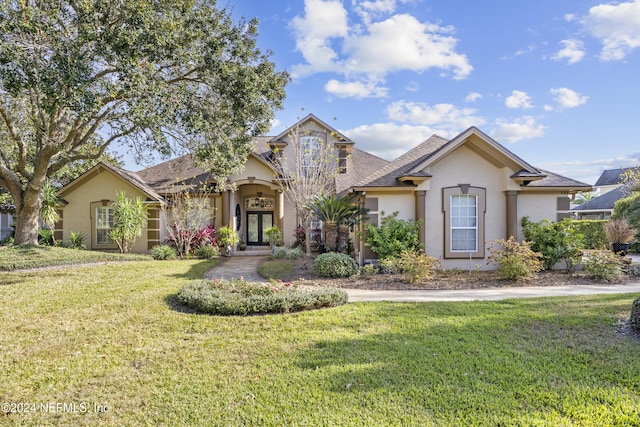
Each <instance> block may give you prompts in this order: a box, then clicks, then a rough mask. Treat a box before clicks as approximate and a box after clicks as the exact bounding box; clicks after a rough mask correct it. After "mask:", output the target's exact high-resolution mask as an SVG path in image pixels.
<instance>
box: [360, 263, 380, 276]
mask: <svg viewBox="0 0 640 427" xmlns="http://www.w3.org/2000/svg"><path fill="white" fill-rule="evenodd" d="M376 273H378V268H377V267H376V266H375V265H373V264H366V265H363V266H362V267H360V275H361V276H363V277H371V276H375V275H376Z"/></svg>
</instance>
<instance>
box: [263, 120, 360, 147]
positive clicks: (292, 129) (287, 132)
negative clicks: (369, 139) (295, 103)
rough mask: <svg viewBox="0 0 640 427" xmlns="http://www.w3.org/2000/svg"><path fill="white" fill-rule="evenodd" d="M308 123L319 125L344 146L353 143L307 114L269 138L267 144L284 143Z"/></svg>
mask: <svg viewBox="0 0 640 427" xmlns="http://www.w3.org/2000/svg"><path fill="white" fill-rule="evenodd" d="M308 123H315V124H317V125H319V126H320V127H322V128H324V129H325V130H326V131H328V133H330V134H332V135H333V136H334V137H335V138H336V139H337V140H339V141H340V142H343V143H345V144H353V141H351V139H349V138H347V137H346V136H345V135H344V134H342V133H341V132H339V131H337V130H336V129H334V128H333V127H331V126H329V125H328V124H327V123H325V122H324V121H322V120H320V119H319V118H318V117H316V116H315V115H314V114H308V115H307V116H306V117H304V118H302V119H301V120H298V122H297V123H295V124H294V125H293V126H290V127H289V128H287V129H285V130H284V131H283V132H281V133H280V134H279V135H277V136H274V137H273V138H271V140H270V141H269V143H286V142H285V141H284V140H285V139H286V138H287V137H288V136H289V135H292V134H295V133H296V132H297V131H298V130H300V129H305V125H307V124H308Z"/></svg>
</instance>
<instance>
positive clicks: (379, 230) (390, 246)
mask: <svg viewBox="0 0 640 427" xmlns="http://www.w3.org/2000/svg"><path fill="white" fill-rule="evenodd" d="M381 214H382V219H381V220H380V226H379V227H378V226H375V225H373V224H365V231H366V242H367V244H368V245H370V246H371V250H372V251H373V252H375V253H376V254H378V258H379V259H386V258H394V257H396V256H398V255H400V254H401V253H402V252H405V251H408V252H416V253H417V252H419V251H420V250H422V245H421V244H420V222H419V221H418V222H416V221H412V220H410V221H407V220H402V219H398V212H394V213H393V214H391V215H389V216H384V212H381Z"/></svg>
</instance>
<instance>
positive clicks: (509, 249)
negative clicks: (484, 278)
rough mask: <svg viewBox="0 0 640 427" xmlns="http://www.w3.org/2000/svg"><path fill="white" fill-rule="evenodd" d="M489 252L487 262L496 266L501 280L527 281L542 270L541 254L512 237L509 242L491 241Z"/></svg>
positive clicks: (502, 240)
mask: <svg viewBox="0 0 640 427" xmlns="http://www.w3.org/2000/svg"><path fill="white" fill-rule="evenodd" d="M489 251H490V252H491V254H490V255H489V258H488V259H489V262H493V263H496V264H498V273H499V274H500V277H501V278H502V279H508V280H521V279H529V278H532V277H535V275H536V273H537V272H538V271H540V270H542V268H543V263H542V261H540V256H541V254H540V253H538V252H534V251H533V250H532V249H531V243H529V242H526V241H525V242H522V243H519V242H518V241H517V240H516V239H515V238H514V237H513V236H511V237H509V240H504V239H499V240H494V241H492V242H491V245H490V246H489Z"/></svg>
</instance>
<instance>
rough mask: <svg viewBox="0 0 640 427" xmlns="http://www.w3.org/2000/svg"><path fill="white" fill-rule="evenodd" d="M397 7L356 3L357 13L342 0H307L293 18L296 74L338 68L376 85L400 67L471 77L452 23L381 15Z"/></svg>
mask: <svg viewBox="0 0 640 427" xmlns="http://www.w3.org/2000/svg"><path fill="white" fill-rule="evenodd" d="M403 1H404V0H403ZM395 6H396V1H392V0H372V1H364V2H358V3H356V6H355V12H356V13H355V14H353V15H349V14H348V12H347V10H346V9H345V8H344V6H343V4H342V2H340V1H337V0H305V13H304V16H302V17H300V16H297V17H295V18H294V19H293V22H292V28H293V30H294V31H293V32H294V36H295V38H296V48H297V50H299V51H300V52H301V53H302V56H303V57H304V60H305V63H302V64H297V65H295V66H293V67H292V69H291V73H292V75H293V76H294V77H304V76H308V75H311V74H314V73H319V72H334V73H339V74H341V75H343V76H345V77H346V78H347V79H348V80H350V81H355V82H363V81H364V80H371V81H374V82H378V83H380V82H383V81H384V79H385V78H386V76H387V75H388V74H389V73H393V72H397V71H413V72H416V73H421V72H424V71H427V70H430V69H439V70H441V71H446V72H447V73H449V74H450V75H452V76H453V78H454V79H464V78H466V77H467V76H469V74H470V73H471V71H472V70H473V67H472V66H471V64H470V63H469V61H468V59H467V57H466V55H464V54H461V53H459V52H457V50H456V45H457V42H458V40H457V39H456V38H455V37H453V36H452V34H453V32H454V28H453V27H451V26H442V25H439V24H432V23H429V22H420V21H419V20H418V19H416V18H415V17H414V16H411V15H408V14H396V15H392V16H389V17H386V18H384V17H383V18H380V17H381V16H383V15H385V14H391V13H393V12H394V11H395ZM356 14H358V15H359V17H360V20H361V21H362V23H359V22H358V16H356ZM334 86H335V84H332V86H329V87H334Z"/></svg>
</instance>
